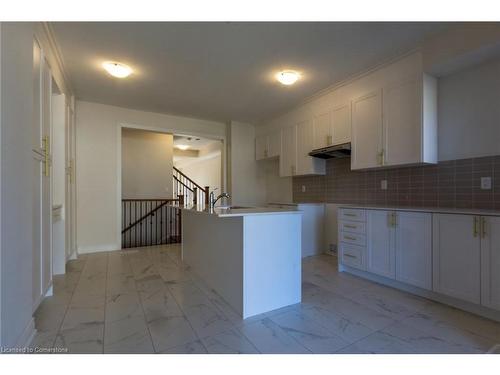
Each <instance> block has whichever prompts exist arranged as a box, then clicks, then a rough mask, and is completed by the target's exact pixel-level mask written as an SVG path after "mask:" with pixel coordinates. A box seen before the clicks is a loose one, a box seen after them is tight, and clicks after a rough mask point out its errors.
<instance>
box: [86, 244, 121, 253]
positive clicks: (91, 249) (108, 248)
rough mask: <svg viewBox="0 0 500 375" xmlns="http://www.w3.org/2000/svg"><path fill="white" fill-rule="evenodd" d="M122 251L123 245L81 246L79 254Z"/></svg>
mask: <svg viewBox="0 0 500 375" xmlns="http://www.w3.org/2000/svg"><path fill="white" fill-rule="evenodd" d="M115 250H121V245H117V244H110V245H102V246H79V247H78V254H89V253H104V252H106V251H115Z"/></svg>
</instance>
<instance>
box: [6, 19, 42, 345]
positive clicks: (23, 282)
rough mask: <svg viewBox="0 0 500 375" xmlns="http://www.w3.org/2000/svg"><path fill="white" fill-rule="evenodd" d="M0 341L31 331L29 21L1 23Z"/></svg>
mask: <svg viewBox="0 0 500 375" xmlns="http://www.w3.org/2000/svg"><path fill="white" fill-rule="evenodd" d="M0 38H1V39H0V67H1V81H0V82H1V91H0V99H1V104H0V106H1V111H0V126H1V127H0V129H1V130H0V140H1V144H0V150H1V157H0V162H1V164H0V171H1V177H0V179H1V216H0V225H1V226H0V250H1V253H0V266H1V269H0V275H1V281H0V301H1V302H0V346H3V347H10V346H15V345H24V344H26V340H27V339H29V337H30V335H31V334H32V333H34V331H33V326H32V324H33V320H32V315H31V314H32V307H33V306H32V303H33V301H32V285H33V283H32V267H33V265H32V260H33V253H32V251H33V238H32V230H33V229H32V228H33V226H32V225H33V224H32V221H33V218H32V216H33V206H32V205H33V190H32V189H33V160H32V156H31V149H32V139H33V134H32V123H33V81H32V79H33V24H32V23H14V22H4V23H1V24H0Z"/></svg>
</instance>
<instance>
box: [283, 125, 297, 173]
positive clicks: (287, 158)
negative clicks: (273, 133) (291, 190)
mask: <svg viewBox="0 0 500 375" xmlns="http://www.w3.org/2000/svg"><path fill="white" fill-rule="evenodd" d="M296 149H297V134H296V127H295V126H290V127H288V128H284V129H282V131H281V153H280V176H281V177H288V176H293V175H294V174H295V168H296V165H297V161H296Z"/></svg>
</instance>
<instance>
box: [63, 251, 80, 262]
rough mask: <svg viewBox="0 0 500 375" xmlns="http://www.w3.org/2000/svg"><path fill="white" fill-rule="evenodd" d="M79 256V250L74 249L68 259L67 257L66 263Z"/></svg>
mask: <svg viewBox="0 0 500 375" xmlns="http://www.w3.org/2000/svg"><path fill="white" fill-rule="evenodd" d="M77 258H78V252H77V251H76V250H73V252H72V253H71V254H70V255H69V256H68V259H66V263H67V262H68V261H70V260H75V259H77Z"/></svg>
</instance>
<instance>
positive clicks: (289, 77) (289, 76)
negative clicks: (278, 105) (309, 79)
mask: <svg viewBox="0 0 500 375" xmlns="http://www.w3.org/2000/svg"><path fill="white" fill-rule="evenodd" d="M299 78H300V74H299V73H298V72H296V71H294V70H283V71H281V72H279V73H278V74H276V79H277V80H278V81H279V82H280V83H281V84H283V85H285V86H290V85H293V84H294V83H295V82H297V81H298V80H299Z"/></svg>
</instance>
